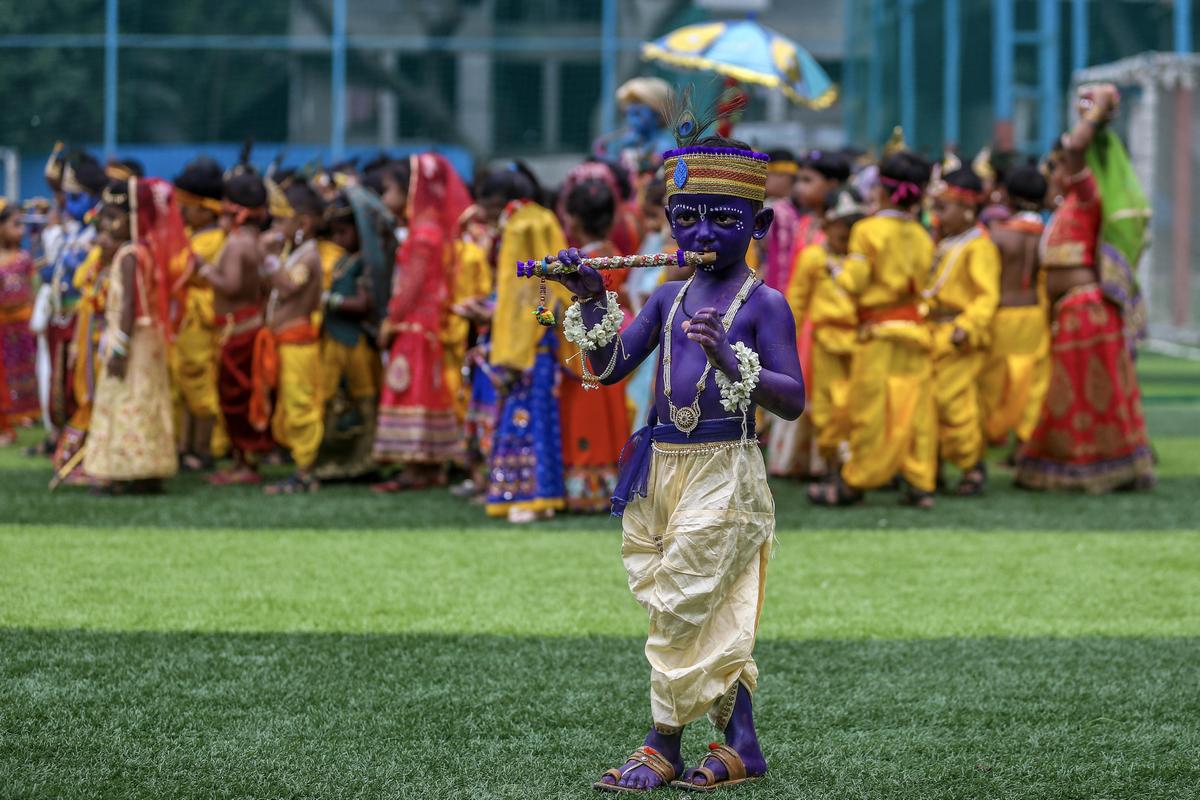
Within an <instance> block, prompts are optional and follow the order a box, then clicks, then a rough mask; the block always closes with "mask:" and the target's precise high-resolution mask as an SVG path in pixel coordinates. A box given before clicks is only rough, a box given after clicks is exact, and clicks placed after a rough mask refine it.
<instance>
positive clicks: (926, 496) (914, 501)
mask: <svg viewBox="0 0 1200 800" xmlns="http://www.w3.org/2000/svg"><path fill="white" fill-rule="evenodd" d="M900 505H902V506H911V507H912V508H919V509H921V510H922V511H930V510H931V509H932V508H933V492H922V491H921V490H919V489H914V488H912V487H911V486H910V487H909V488H908V489H907V490H905V492H904V495H903V496H902V497H901V498H900Z"/></svg>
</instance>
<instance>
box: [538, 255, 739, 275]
mask: <svg viewBox="0 0 1200 800" xmlns="http://www.w3.org/2000/svg"><path fill="white" fill-rule="evenodd" d="M716 260H717V254H716V253H692V252H688V251H685V250H676V251H675V252H674V253H652V254H650V255H644V256H601V257H600V258H585V259H583V260H582V261H581V262H580V265H581V266H585V267H591V268H592V269H598V270H606V269H638V268H641V267H669V266H676V267H680V268H683V267H698V266H700V265H701V264H713V263H715V262H716ZM578 271H579V268H578V267H576V266H574V265H567V264H562V263H560V262H559V260H558V256H546V257H545V258H543V259H542V260H541V261H538V260H536V259H534V260H530V261H518V262H517V277H518V278H544V277H546V276H547V275H567V274H570V273H572V272H578Z"/></svg>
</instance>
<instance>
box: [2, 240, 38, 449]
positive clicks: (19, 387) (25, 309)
mask: <svg viewBox="0 0 1200 800" xmlns="http://www.w3.org/2000/svg"><path fill="white" fill-rule="evenodd" d="M34 272H35V269H34V265H33V259H32V258H30V257H29V254H28V253H26V252H25V251H23V250H21V251H17V252H14V253H13V254H12V255H11V256H9V257H7V258H3V259H2V260H0V433H2V432H3V431H4V430H5V429H7V428H9V427H11V426H13V425H23V424H25V423H28V422H32V421H33V420H35V419H36V418H37V417H38V416H39V415H40V413H41V412H40V406H39V404H38V391H37V367H36V360H37V339H36V338H35V337H34V335H33V331H32V330H30V329H29V320H30V318H32V316H33V275H34Z"/></svg>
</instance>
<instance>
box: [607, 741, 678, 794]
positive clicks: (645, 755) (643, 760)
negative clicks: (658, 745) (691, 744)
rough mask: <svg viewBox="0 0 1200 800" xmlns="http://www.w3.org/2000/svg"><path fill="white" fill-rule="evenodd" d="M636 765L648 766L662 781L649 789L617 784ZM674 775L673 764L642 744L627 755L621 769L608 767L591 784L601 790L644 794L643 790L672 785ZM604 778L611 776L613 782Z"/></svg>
mask: <svg viewBox="0 0 1200 800" xmlns="http://www.w3.org/2000/svg"><path fill="white" fill-rule="evenodd" d="M638 767H648V768H649V769H650V770H651V771H652V772H654V774H655V775H657V776H658V778H659V780H660V781H662V783H660V784H659V785H658V786H654V787H651V788H649V789H634V788H631V787H628V786H618V785H617V784H619V783H620V782H621V779H623V778H624V777H625V776H626V775H627V774H628V773H629V772H631V771H633V770H635V769H637V768H638ZM676 777H677V773H676V772H675V765H674V764H672V763H671V762H670V761H667V759H665V758H663V757H662V755H661V754H660V753H659V752H658V751H657V750H655V749H654V748H653V747H648V746H645V745H643V746H642V747H639V748H638V749H637V750H634V751H633V754H632V755H630V756H629V759H628V760H627V761H626V762H625V764H624V766H623V767H622V768H621V769H610V770H608V771H606V772H605V773H604V774H603V775H601V776H600V780H598V781H596V782H595V783H593V784H592V788H593V789H599V790H600V791H602V792H633V793H635V794H644V793H645V792H652V791H654V790H655V789H661V788H663V787H665V786H672V785H674V784H672V783H671V782H672V781H674V780H675V778H676ZM605 778H612V779H613V782H612V783H605V782H604V779H605Z"/></svg>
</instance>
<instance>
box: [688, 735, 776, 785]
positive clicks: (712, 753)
mask: <svg viewBox="0 0 1200 800" xmlns="http://www.w3.org/2000/svg"><path fill="white" fill-rule="evenodd" d="M710 758H715V759H716V760H717V761H720V762H721V764H722V765H723V766H724V767H725V777H724V778H722V779H721V780H717V776H716V775H715V774H714V773H713V771H712V770H711V769H709V768H708V767H706V766H704V765H705V764H706V763H707V762H708V760H709V759H710ZM688 773H689V774H690V775H691V777H692V779H695V777H696V776H697V775H700V776H702V777H703V778H704V784H703V785H701V784H696V783H692V782H691V781H688V780H682V781H675V782H673V783H672V784H671V785H672V786H674V787H675V788H676V789H686V790H687V791H689V792H715V791H716V790H717V789H721V788H723V787H725V786H736V785H737V784H739V783H749V782H750V781H756V780H758V779H759V778H761V777H762V775H747V774H746V764H745V762H743V761H742V757H741V756H739V755H738V753H737V751H736V750H734V749H733V748H732V747H730V746H729V745H725V744H717V743H716V742H713V743H712V744H710V745H709V746H708V754H707V755H705V756H704V758H702V759H700V766H698V767H695V768H694V769H690V770H688Z"/></svg>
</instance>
